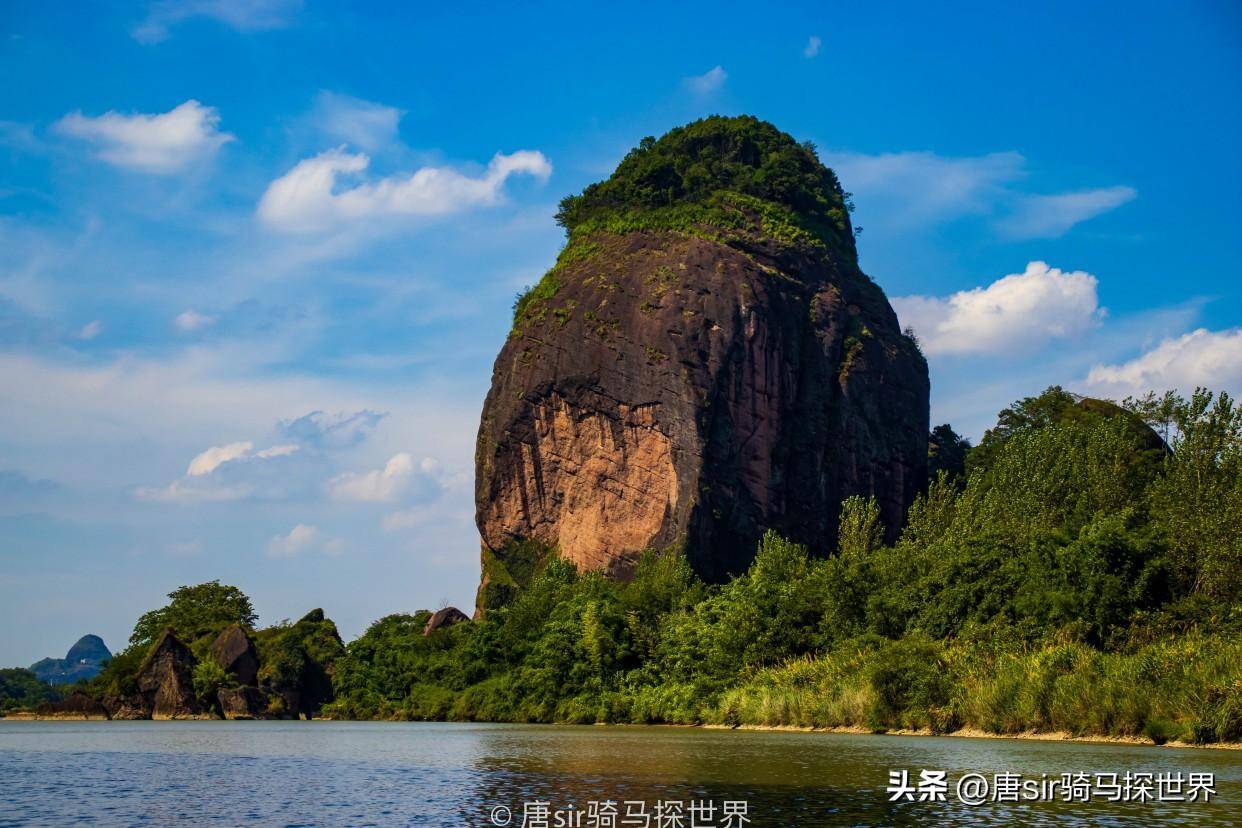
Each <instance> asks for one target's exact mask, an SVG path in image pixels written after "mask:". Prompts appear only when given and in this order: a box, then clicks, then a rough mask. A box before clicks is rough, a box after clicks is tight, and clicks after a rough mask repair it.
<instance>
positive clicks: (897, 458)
mask: <svg viewBox="0 0 1242 828" xmlns="http://www.w3.org/2000/svg"><path fill="white" fill-rule="evenodd" d="M848 206H849V205H848V198H847V196H846V195H845V193H844V192H843V191H842V189H841V185H840V183H839V182H838V181H837V179H836V176H835V175H834V174H833V173H832V171H831V170H829V169H827V168H826V167H824V166H823V164H821V163H820V161H819V159H818V158H817V157H816V156H815V153H814V150H813V149H812V148H810V147H808V146H805V145H799V144H798V143H797V142H795V141H794V140H793V139H792V138H791V137H790V136H788V135H785V134H784V133H781V132H779V131H778V130H777V129H776V128H775V127H773V126H772V125H771V124H766V123H763V122H761V121H758V120H756V119H754V118H708V119H705V120H703V121H699V122H696V123H694V124H691V125H689V126H686V127H682V128H679V129H676V130H673V131H672V132H671V133H669V134H668V135H666V136H664V137H663V138H661V139H659V140H654V139H644V141H643V142H642V144H641V145H640V146H639V147H638V148H636V149H635V150H633V151H632V152H631V153H630V154H629V155H627V156H626V158H625V160H624V161H622V163H621V165H620V166H619V167H618V168H617V170H616V172H615V173H614V174H613V175H612V176H611V177H610V178H609V179H608V180H607V181H604V182H601V183H599V184H595V185H592V186H590V187H588V188H587V189H586V190H585V191H584V192H583V193H582V194H581V195H579V196H574V197H571V198H568V199H566V200H565V201H563V202H562V204H561V211H560V213H559V214H558V220H559V221H560V222H561V223H562V225H563V226H564V227H565V228H566V232H567V235H568V240H567V242H566V246H565V248H564V250H563V251H562V252H561V255H560V257H559V258H558V260H557V263H556V266H555V267H553V268H552V269H551V270H550V271H549V272H548V273H547V274H546V275H545V276H544V278H543V279H542V280H541V281H540V283H539V284H538V285H536V286H535V287H534V288H533V289H532V290H531V291H529V292H528V293H527V294H525V295H524V296H522V297H520V298H519V300H518V301H517V303H516V306H515V314H514V325H513V330H512V331H511V333H510V335H509V338H508V340H507V341H506V342H505V344H504V347H503V348H502V349H501V352H500V354H499V356H498V357H497V358H496V363H495V368H494V371H493V374H492V384H491V389H490V391H489V392H488V395H487V399H486V401H485V402H484V406H483V414H482V419H481V422H480V425H479V433H478V442H477V447H476V452H475V458H476V471H475V486H476V489H475V507H476V522H477V524H478V527H479V533H480V536H481V539H482V558H483V579H482V584H481V586H480V591H479V606H480V608H484V607H486V606H488V605H490V604H491V603H492V599H493V598H496V597H498V596H502V595H509V594H512V589H513V588H514V587H515V586H516V587H520V586H521V585H522V583H523V581H524V580H526V579H528V578H529V574H530V573H531V572H533V571H535V570H536V569H537V561H533V560H532V554H533V555H534V556H535V557H537V556H538V552H537V550H538V549H540V548H542V549H545V550H546V549H550V548H555V549H557V551H558V552H559V554H560V555H561V556H562V557H565V558H567V559H569V560H570V561H572V562H574V563H575V564H577V565H578V566H579V567H580V568H582V569H601V570H604V571H606V572H608V573H610V574H612V575H614V576H616V577H622V578H624V577H626V576H627V575H628V573H629V572H631V571H632V569H633V567H634V565H635V563H636V561H637V559H638V557H639V555H640V554H641V553H642V552H643V551H644V550H646V549H652V548H655V549H660V548H666V547H669V546H672V545H675V544H683V545H684V549H685V552H686V555H687V557H688V559H689V561H690V563H691V565H692V566H693V567H694V568H695V570H696V571H697V572H698V573H699V574H700V575H701V576H703V577H705V578H707V579H709V580H716V581H719V580H723V579H725V578H727V577H729V576H730V575H733V574H736V573H738V572H740V571H743V570H744V569H745V568H746V567H747V566H748V565H749V563H750V561H751V560H752V559H753V557H754V554H755V549H756V546H757V542H758V540H759V538H760V537H761V536H762V534H763V532H764V531H765V530H767V529H774V530H776V531H778V532H780V533H781V534H782V535H784V536H786V537H788V538H790V539H791V540H794V541H797V542H801V543H805V544H808V545H809V546H810V547H811V548H812V550H814V551H816V552H819V553H820V554H826V553H828V552H830V551H831V550H832V549H833V548H834V546H835V544H836V535H837V523H838V517H839V513H840V504H841V502H842V500H844V499H845V498H846V497H848V496H850V495H862V496H874V497H876V498H877V500H878V502H879V506H880V510H881V515H882V518H883V521H884V524H885V526H886V529H887V531H888V533H889V539H890V540H891V539H893V538H895V536H896V534H897V532H898V531H899V530H900V528H901V526H902V523H903V522H904V519H905V510H906V508H907V507H908V506H909V504H910V503H911V501H912V500H913V498H914V496H915V495H916V494H917V492H918V491H919V490H920V489H921V488H922V487H923V486H924V485H925V482H926V477H927V473H926V464H927V434H928V396H929V382H928V375H927V364H926V361H925V360H924V359H923V356H922V354H921V353H920V352H919V349H918V345H917V343H916V342H915V341H914V340H913V339H912V338H911V337H908V336H906V335H904V334H903V332H902V330H901V328H900V326H899V324H898V320H897V316H896V314H895V313H894V311H893V309H892V307H891V306H890V305H889V303H888V300H887V298H886V297H885V295H884V292H883V291H882V290H881V289H880V288H879V287H878V286H877V285H876V284H875V283H874V282H872V281H871V280H870V279H869V278H868V277H867V276H866V275H865V274H864V273H863V272H862V270H861V269H860V268H859V265H858V260H857V251H856V249H855V246H854V237H853V229H852V226H851V224H850V220H849V215H848Z"/></svg>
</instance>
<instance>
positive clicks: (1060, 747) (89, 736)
mask: <svg viewBox="0 0 1242 828" xmlns="http://www.w3.org/2000/svg"><path fill="white" fill-rule="evenodd" d="M902 768H904V769H907V770H909V771H910V772H911V775H912V776H914V777H915V778H917V776H918V771H919V770H921V769H943V770H947V771H949V780H950V783H951V784H950V791H949V801H948V802H937V803H918V802H911V803H890V802H888V801H887V800H888V795H887V794H886V793H885V790H884V789H885V786H886V785H887V784H888V774H889V771H890V770H895V769H902ZM969 771H982V772H986V773H988V774H992V773H996V772H1006V771H1008V772H1015V773H1021V774H1024V775H1026V776H1027V777H1028V778H1030V777H1032V776H1033V777H1035V778H1038V777H1039V776H1040V775H1041V774H1048V775H1049V776H1056V775H1059V774H1061V773H1064V772H1078V771H1085V772H1091V773H1095V772H1108V773H1111V772H1117V773H1120V774H1124V773H1125V772H1126V771H1131V772H1152V773H1160V772H1177V771H1182V772H1184V773H1190V772H1209V773H1214V774H1215V775H1216V789H1217V797H1216V799H1215V800H1214V801H1212V802H1211V803H1210V804H1207V805H1204V804H1195V803H1148V804H1144V805H1139V804H1135V803H1129V804H1112V803H1100V802H1094V803H1091V804H1088V805H1070V804H1065V803H1050V804H1045V803H1036V804H1021V805H1012V804H1005V805H983V806H977V807H969V806H966V805H963V804H961V803H960V802H958V801H955V800H956V797H955V796H954V793H953V785H952V783H953V782H954V781H955V780H956V778H957V777H958V776H959V775H960V774H962V773H966V772H969ZM604 799H611V800H616V801H619V802H622V803H623V802H624V801H625V800H636V801H637V800H642V801H645V802H647V803H648V808H649V810H651V809H654V807H655V803H656V802H658V801H662V800H684V801H687V802H688V801H689V800H692V799H698V800H714V801H715V802H717V803H718V805H719V803H722V802H723V801H724V800H744V801H746V802H747V803H748V816H749V818H750V820H751V821H750V823H749V825H751V826H781V825H918V824H928V823H939V824H950V825H1033V826H1039V825H1082V826H1086V825H1107V826H1113V825H1135V826H1138V825H1195V826H1215V825H1242V755H1240V754H1239V753H1237V752H1231V751H1208V750H1175V749H1169V748H1156V747H1132V746H1121V745H1093V744H1081V743H1064V742H1061V743H1048V742H1025V741H1011V740H999V739H997V740H993V739H950V738H931V737H900V736H854V735H838V734H825V733H761V732H753V731H716V730H700V729H693V728H602V727H549V726H537V725H465V724H395V723H360V722H359V723H355V722H5V721H0V826H18V825H22V826H25V825H49V826H50V825H56V826H61V825H79V824H88V823H89V824H92V825H99V826H120V825H127V826H128V825H150V826H163V825H176V824H183V825H196V826H197V825H228V826H237V825H262V826H310V825H342V826H364V825H430V826H487V825H491V824H493V823H492V822H491V819H490V816H491V813H492V809H493V808H495V807H497V806H503V807H507V808H510V809H512V811H513V813H514V818H513V821H512V823H510V824H511V825H512V826H520V825H521V823H522V811H523V803H525V802H528V801H533V800H544V801H547V802H549V803H551V807H552V808H557V807H562V808H563V807H565V806H567V805H569V804H574V805H575V806H577V807H578V808H586V807H588V802H589V801H591V800H596V801H599V800H604ZM620 807H621V809H622V816H624V809H625V806H624V805H621V806H620ZM549 824H551V825H554V824H555V823H549ZM587 824H588V822H586V821H585V820H584V821H583V822H582V825H584V826H585V825H587ZM624 824H625V823H624V822H622V821H621V820H620V819H619V820H618V822H617V825H618V826H622V825H624ZM708 824H715V825H724V824H725V823H724V822H723V820H722V818H721V816H720V813H719V812H717V814H716V816H715V818H714V821H713V822H709V823H708ZM651 825H652V826H657V823H656V822H655V821H654V820H653V821H652V823H651ZM672 825H676V826H677V828H690V822H689V820H688V819H686V820H684V821H683V822H682V823H680V824H678V823H672ZM670 828H671V826H670Z"/></svg>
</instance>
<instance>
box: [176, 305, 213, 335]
mask: <svg viewBox="0 0 1242 828" xmlns="http://www.w3.org/2000/svg"><path fill="white" fill-rule="evenodd" d="M214 324H216V318H215V317H214V316H208V315H207V314H204V313H199V312H198V311H195V310H185V311H182V312H181V313H179V314H177V316H176V318H174V319H173V325H175V326H176V328H177V330H179V331H184V332H185V333H193V332H194V331H201V330H202V329H203V328H209V327H211V326H212V325H214Z"/></svg>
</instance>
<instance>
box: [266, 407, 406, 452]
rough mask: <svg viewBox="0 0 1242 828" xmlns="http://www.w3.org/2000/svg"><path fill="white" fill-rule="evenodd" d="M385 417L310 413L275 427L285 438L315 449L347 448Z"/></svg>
mask: <svg viewBox="0 0 1242 828" xmlns="http://www.w3.org/2000/svg"><path fill="white" fill-rule="evenodd" d="M386 416H387V414H386V413H384V412H381V411H369V410H367V409H363V410H361V411H354V412H345V411H338V412H337V413H335V414H327V413H325V412H323V411H312V412H310V413H309V414H304V415H303V416H301V417H298V418H297V419H294V420H282V421H281V422H280V424H279V425H278V426H277V428H278V429H279V431H280V433H281V434H282V435H284V436H285V437H286V438H288V439H291V440H294V441H296V442H298V443H301V444H303V445H308V446H314V447H315V448H332V449H336V448H349V447H351V446H356V445H358V444H359V443H361V442H362V441H363V440H365V439H366V438H367V435H369V434H370V433H371V431H372V430H373V429H374V428H375V427H376V426H377V425H379V422H380V420H382V419H384V417H386Z"/></svg>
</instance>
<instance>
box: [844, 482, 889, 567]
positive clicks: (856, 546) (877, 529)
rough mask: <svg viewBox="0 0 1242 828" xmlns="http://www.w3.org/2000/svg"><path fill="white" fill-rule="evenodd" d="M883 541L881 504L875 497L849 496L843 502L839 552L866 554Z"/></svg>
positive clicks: (845, 554)
mask: <svg viewBox="0 0 1242 828" xmlns="http://www.w3.org/2000/svg"><path fill="white" fill-rule="evenodd" d="M883 543H884V524H883V523H881V522H880V504H879V503H877V502H876V499H875V498H874V497H868V498H865V499H864V498H861V497H859V496H858V495H854V496H852V497H847V498H846V499H845V501H844V502H842V503H841V522H840V528H839V530H838V532H837V552H838V553H839V554H841V555H842V556H849V555H854V556H858V555H866V554H867V553H868V552H870V551H871V550H873V549H878V548H879V547H880V545H881V544H883Z"/></svg>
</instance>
